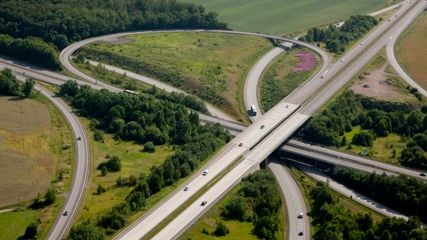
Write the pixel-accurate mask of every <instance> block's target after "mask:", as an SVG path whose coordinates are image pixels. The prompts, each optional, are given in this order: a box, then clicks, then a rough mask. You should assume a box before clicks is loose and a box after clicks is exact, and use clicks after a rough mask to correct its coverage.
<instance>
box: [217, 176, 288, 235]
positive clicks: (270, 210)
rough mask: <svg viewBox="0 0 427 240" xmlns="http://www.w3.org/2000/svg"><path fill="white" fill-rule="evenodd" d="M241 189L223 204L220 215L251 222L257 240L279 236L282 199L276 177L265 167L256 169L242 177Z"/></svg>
mask: <svg viewBox="0 0 427 240" xmlns="http://www.w3.org/2000/svg"><path fill="white" fill-rule="evenodd" d="M241 185H242V186H241V188H240V189H239V190H238V192H237V193H236V194H235V196H234V197H233V198H232V199H231V200H230V201H229V202H227V203H226V205H225V206H224V208H223V210H222V213H221V214H222V216H223V217H224V218H226V219H235V220H238V221H241V222H244V221H246V222H252V223H253V225H254V228H253V234H254V235H256V236H257V237H258V238H259V239H266V240H273V239H281V237H282V236H277V233H278V230H279V224H280V221H279V217H278V215H279V214H281V213H280V208H281V204H282V202H281V201H282V200H281V199H280V197H279V194H280V192H279V191H278V189H277V186H276V180H275V179H274V176H273V175H272V173H271V172H269V171H268V170H260V171H257V172H255V173H253V174H251V175H249V176H248V177H246V178H244V179H243V181H242V183H241Z"/></svg>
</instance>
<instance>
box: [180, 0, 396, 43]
mask: <svg viewBox="0 0 427 240" xmlns="http://www.w3.org/2000/svg"><path fill="white" fill-rule="evenodd" d="M186 1H187V2H194V3H199V4H202V5H203V6H205V7H206V8H207V9H208V10H210V11H215V12H217V13H218V14H219V19H220V20H221V21H225V22H227V23H229V26H230V27H231V28H233V29H236V30H240V31H250V32H259V31H260V32H265V33H270V34H276V35H281V34H288V33H293V32H297V31H305V30H307V29H308V28H310V27H313V26H318V25H324V24H327V23H330V22H334V21H339V20H343V19H345V18H347V17H348V16H350V15H354V14H363V13H369V12H373V11H375V10H378V9H380V8H382V7H385V6H386V5H389V4H392V3H397V2H398V1H397V0H361V1H352V0H344V1H340V0H322V1H320V0H316V1H300V0H286V1H280V0H268V1H256V0H245V1H242V0H237V1H232V2H230V1H225V0H186Z"/></svg>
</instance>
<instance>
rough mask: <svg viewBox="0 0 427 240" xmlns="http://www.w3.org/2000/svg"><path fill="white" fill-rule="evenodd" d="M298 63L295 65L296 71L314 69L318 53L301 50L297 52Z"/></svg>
mask: <svg viewBox="0 0 427 240" xmlns="http://www.w3.org/2000/svg"><path fill="white" fill-rule="evenodd" d="M296 56H297V57H298V63H297V64H296V65H295V67H294V72H305V71H310V70H313V69H314V68H315V67H316V64H317V59H316V55H314V53H312V52H308V51H300V52H298V53H297V54H296Z"/></svg>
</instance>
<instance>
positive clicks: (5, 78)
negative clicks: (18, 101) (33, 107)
mask: <svg viewBox="0 0 427 240" xmlns="http://www.w3.org/2000/svg"><path fill="white" fill-rule="evenodd" d="M33 87H34V80H32V79H27V80H26V81H25V83H24V84H20V83H19V82H18V80H17V79H16V77H15V75H13V73H12V71H11V70H10V69H4V70H2V71H0V94H4V95H11V96H20V97H25V98H27V97H29V96H30V95H31V92H32V90H33Z"/></svg>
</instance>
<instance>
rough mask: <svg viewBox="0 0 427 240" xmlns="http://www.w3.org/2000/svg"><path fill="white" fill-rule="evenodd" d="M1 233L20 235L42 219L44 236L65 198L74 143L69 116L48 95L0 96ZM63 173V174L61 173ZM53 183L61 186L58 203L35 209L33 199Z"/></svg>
mask: <svg viewBox="0 0 427 240" xmlns="http://www.w3.org/2000/svg"><path fill="white" fill-rule="evenodd" d="M0 112H1V113H0V116H2V117H0V122H1V124H0V126H1V129H0V142H1V143H2V144H1V145H0V152H1V153H0V155H1V159H2V162H1V163H0V164H1V174H0V177H1V181H0V191H1V193H0V196H1V204H2V207H3V208H6V209H15V211H13V212H6V213H0V235H1V236H2V237H5V239H16V238H18V237H19V236H21V235H22V234H23V233H24V231H25V228H26V227H27V225H28V224H30V223H32V222H36V221H40V225H39V234H38V236H39V237H40V238H44V237H45V236H46V234H47V233H48V231H49V229H50V227H51V225H52V224H53V222H54V221H55V219H56V216H57V214H58V213H59V210H60V208H61V207H62V204H63V202H64V199H65V198H64V197H65V196H64V195H63V193H64V192H65V191H66V190H67V189H68V187H69V183H70V180H71V172H72V161H73V159H74V143H73V140H72V133H71V131H70V129H69V127H68V125H67V122H66V120H65V119H64V117H63V115H62V114H61V113H60V111H59V110H58V109H56V107H55V106H54V105H53V104H52V103H51V102H50V101H49V100H47V99H46V98H45V97H43V96H42V95H39V94H33V98H32V99H24V100H22V99H19V98H14V97H1V98H0ZM60 175H62V177H60ZM49 186H51V187H54V188H55V189H56V191H57V200H56V201H55V203H54V204H52V205H50V206H47V207H44V208H41V209H31V208H30V205H31V203H32V200H33V199H34V198H36V197H37V196H38V195H39V194H40V195H43V194H44V193H45V192H46V190H47V188H48V187H49Z"/></svg>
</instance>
